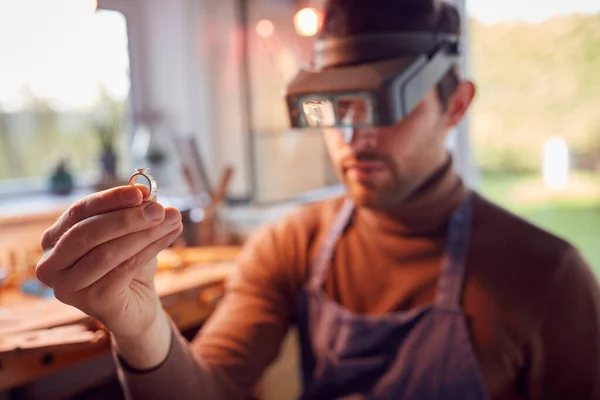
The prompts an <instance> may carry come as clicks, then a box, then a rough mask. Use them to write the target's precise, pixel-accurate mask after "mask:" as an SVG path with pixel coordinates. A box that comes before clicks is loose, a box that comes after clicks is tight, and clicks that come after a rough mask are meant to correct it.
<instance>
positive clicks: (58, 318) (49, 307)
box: [0, 250, 235, 391]
mask: <svg viewBox="0 0 600 400" xmlns="http://www.w3.org/2000/svg"><path fill="white" fill-rule="evenodd" d="M227 252H231V250H227ZM234 268H235V264H234V262H232V261H228V262H215V263H203V264H194V265H190V266H187V267H185V268H181V269H173V270H166V271H161V272H159V273H158V274H157V276H156V288H157V291H158V293H159V295H160V296H161V300H162V303H163V306H164V308H165V310H166V311H167V313H168V314H169V315H170V317H171V318H172V319H173V321H174V322H175V324H176V325H177V326H178V328H179V329H180V330H186V329H191V328H194V327H197V326H199V325H201V324H202V323H203V322H204V321H205V320H206V318H207V317H208V316H209V315H210V314H211V312H212V311H213V310H214V307H215V306H216V304H217V302H218V300H219V299H220V298H221V297H222V295H223V292H224V282H225V280H226V279H227V277H228V276H229V275H230V274H231V272H232V271H233V270H234ZM0 309H4V310H5V311H4V313H0V348H1V347H2V346H1V345H2V338H3V337H4V338H5V341H6V338H9V337H12V336H14V335H15V334H17V333H22V332H27V331H38V330H41V329H49V328H54V327H65V326H82V325H86V326H89V327H93V326H98V325H97V323H96V322H95V321H93V320H92V319H91V318H89V317H88V316H86V315H85V314H84V313H82V312H81V311H79V310H77V309H75V308H73V307H71V306H68V305H65V304H63V303H61V302H59V301H58V300H56V299H54V298H50V299H39V298H35V297H32V296H27V295H24V294H22V293H20V292H18V291H16V290H10V291H6V292H4V293H2V294H0ZM6 310H9V311H6ZM92 334H93V335H95V336H94V337H93V338H91V340H82V342H81V343H70V344H67V345H59V346H51V345H50V346H46V347H36V348H33V349H28V348H26V346H24V347H21V348H18V349H10V348H9V349H4V350H3V351H2V350H0V391H1V390H7V389H10V388H13V387H17V386H21V385H24V384H27V383H29V382H32V381H34V380H37V379H40V378H42V377H45V376H48V375H50V374H53V373H55V372H58V371H61V370H63V369H65V368H71V367H74V366H76V365H77V364H79V363H82V362H84V361H89V360H91V359H93V358H96V357H99V356H102V355H106V354H107V353H108V352H109V351H110V341H109V339H108V335H106V334H105V333H104V332H103V331H102V330H100V331H97V332H96V333H95V334H94V333H92ZM88 339H90V338H88Z"/></svg>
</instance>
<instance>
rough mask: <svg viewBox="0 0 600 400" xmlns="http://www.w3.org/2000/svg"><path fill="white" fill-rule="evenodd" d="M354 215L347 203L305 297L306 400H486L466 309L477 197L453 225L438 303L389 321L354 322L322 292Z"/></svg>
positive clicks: (301, 323) (358, 318) (363, 318)
mask: <svg viewBox="0 0 600 400" xmlns="http://www.w3.org/2000/svg"><path fill="white" fill-rule="evenodd" d="M353 211H354V204H353V203H352V201H351V200H347V201H346V202H345V203H344V205H343V206H342V208H341V210H340V212H339V214H338V216H337V217H336V220H335V222H334V223H333V226H332V228H331V230H330V232H329V233H328V235H327V237H326V238H325V240H324V242H323V244H322V245H321V247H320V249H319V251H318V253H317V256H316V257H315V260H314V262H313V264H312V265H311V268H310V272H309V277H308V280H307V283H306V284H305V287H304V290H303V291H302V294H301V296H300V303H299V310H298V314H297V321H296V322H297V324H298V331H299V336H300V344H301V351H302V382H303V394H302V395H301V397H300V399H305V400H308V399H311V400H313V399H346V400H350V399H352V400H358V399H394V400H408V399H424V400H429V399H431V400H433V399H440V400H442V399H443V400H454V399H457V400H459V399H460V400H481V399H487V398H488V396H487V393H486V390H485V388H484V384H483V378H482V374H481V371H480V369H479V367H478V364H477V358H476V356H475V353H474V351H473V347H472V345H471V340H470V338H469V329H468V327H467V320H466V317H465V315H464V313H463V310H462V308H461V306H460V298H461V294H462V288H463V280H464V275H465V259H466V255H467V247H468V241H469V233H470V216H471V196H467V199H466V200H465V201H464V202H463V203H462V204H461V205H460V206H459V207H458V208H457V210H456V211H454V213H453V214H452V216H451V218H450V223H449V228H448V229H449V232H448V240H447V243H446V249H445V253H444V257H443V260H444V261H443V265H442V269H441V271H440V276H439V279H438V283H437V291H436V297H435V301H434V303H433V304H431V305H427V306H423V307H420V308H417V309H412V310H409V311H401V312H394V313H390V314H386V315H383V316H369V315H358V314H355V313H353V312H351V311H349V310H347V309H344V308H343V307H342V306H341V305H340V304H338V303H336V302H335V301H333V300H331V299H329V297H328V296H327V295H326V294H325V292H324V291H323V285H324V283H325V279H326V277H327V272H328V269H329V266H330V262H331V259H332V255H333V254H334V251H335V247H336V243H337V241H338V239H339V238H340V236H341V235H342V233H343V231H344V230H345V228H346V226H347V225H348V224H349V223H350V220H351V218H352V215H353ZM365 268H369V266H368V265H365Z"/></svg>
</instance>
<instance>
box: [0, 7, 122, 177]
mask: <svg viewBox="0 0 600 400" xmlns="http://www.w3.org/2000/svg"><path fill="white" fill-rule="evenodd" d="M93 6H94V2H93V1H82V0H23V1H2V2H0V26H2V35H0V65H1V66H2V67H1V69H2V73H1V74H0V185H2V183H3V182H4V183H6V182H7V180H15V179H18V180H23V179H29V180H40V181H42V182H45V181H46V180H47V179H48V178H49V177H50V176H51V175H52V174H53V173H55V172H56V171H57V170H59V166H60V165H63V163H64V165H66V166H67V168H68V170H69V171H70V172H71V173H72V174H73V175H75V183H82V182H81V181H80V182H77V181H78V180H79V178H82V180H83V178H84V177H87V178H90V180H96V179H98V178H99V177H100V174H101V171H102V168H101V161H100V160H101V158H103V160H104V161H105V163H106V165H111V166H112V165H113V161H114V160H112V159H109V158H108V157H107V154H108V153H107V152H106V150H109V149H110V150H114V152H115V153H116V155H117V159H118V160H120V161H123V160H124V158H125V156H126V153H125V149H126V146H127V143H126V136H125V135H124V132H125V130H126V129H127V126H126V125H125V122H126V117H125V116H126V114H127V108H128V96H129V86H130V81H129V55H128V44H127V29H126V21H125V18H124V17H123V15H121V14H119V13H117V12H113V11H103V10H99V11H97V12H94V8H93ZM32 10H35V12H32ZM123 164H124V163H123V162H120V163H118V164H117V165H118V167H121V168H123V167H124V165H123Z"/></svg>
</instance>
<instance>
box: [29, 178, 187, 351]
mask: <svg viewBox="0 0 600 400" xmlns="http://www.w3.org/2000/svg"><path fill="white" fill-rule="evenodd" d="M146 191H147V189H146V188H145V187H143V186H136V187H133V186H125V187H119V188H115V189H111V190H108V191H105V192H101V193H96V194H93V195H91V196H89V197H86V198H84V199H82V200H80V201H78V202H77V203H75V204H74V205H73V206H72V207H70V208H69V209H68V210H67V211H66V212H65V213H64V214H63V215H62V217H61V218H60V219H59V220H58V221H57V222H56V223H55V224H54V225H53V226H52V227H50V228H49V229H48V230H46V232H44V235H43V237H42V248H43V251H44V256H43V257H42V260H40V262H39V263H38V265H37V268H36V273H37V277H38V279H39V280H40V281H42V282H43V283H45V284H46V285H48V286H50V287H51V288H53V289H54V294H55V296H56V298H57V299H58V300H60V301H62V302H63V303H66V304H70V305H72V306H74V307H76V308H78V309H80V310H82V311H83V312H85V313H86V314H88V315H90V316H92V317H94V318H97V319H98V320H100V321H101V322H102V323H103V324H104V325H105V326H106V328H107V329H108V330H110V331H111V332H112V333H113V334H114V335H115V337H118V338H123V339H124V340H127V338H131V340H134V339H135V338H136V337H143V336H144V334H145V333H146V332H147V331H148V330H150V329H152V328H153V327H154V326H156V325H157V319H160V317H161V316H160V312H161V311H160V301H159V298H158V295H157V293H156V291H155V288H154V274H155V272H156V261H155V257H156V255H157V254H158V252H160V251H161V250H162V249H164V248H166V247H168V246H169V245H170V244H171V243H173V242H174V241H175V240H176V239H177V238H178V237H179V235H180V234H181V231H182V229H183V227H182V223H181V215H180V213H179V211H177V210H176V209H171V208H169V209H164V208H163V207H162V206H161V205H160V204H158V203H155V202H143V196H144V195H145V192H146ZM143 192H144V193H143Z"/></svg>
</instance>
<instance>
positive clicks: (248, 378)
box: [113, 228, 296, 400]
mask: <svg viewBox="0 0 600 400" xmlns="http://www.w3.org/2000/svg"><path fill="white" fill-rule="evenodd" d="M283 240H284V236H283V235H278V234H277V232H276V231H275V229H273V228H263V229H262V230H261V231H260V232H259V233H258V234H256V235H254V237H253V238H251V239H249V241H248V242H247V244H246V245H245V246H244V250H243V251H242V253H241V254H240V257H239V264H238V268H237V270H236V273H235V274H234V276H232V277H230V278H229V279H228V282H227V290H226V295H225V297H224V298H223V299H222V300H221V301H220V303H219V305H218V307H217V309H216V311H215V312H214V313H213V315H212V316H211V317H210V318H209V320H208V321H207V322H206V324H205V325H204V326H203V327H202V329H201V330H200V332H199V333H198V335H197V336H196V337H195V338H194V340H193V341H192V343H188V342H187V341H186V340H185V339H184V338H183V337H182V336H181V335H180V334H179V332H178V330H177V328H176V327H175V326H174V325H172V326H173V329H172V343H171V347H170V351H169V354H168V356H167V358H166V360H164V361H163V363H161V364H160V365H159V366H158V367H156V368H154V369H153V370H150V371H134V370H132V369H131V368H129V367H128V366H127V365H126V364H125V363H124V362H123V360H122V359H121V358H120V357H119V355H118V354H116V352H115V351H113V354H114V359H115V361H116V364H117V369H118V375H119V379H120V381H121V385H122V387H123V388H124V391H125V393H126V395H127V397H128V398H129V399H132V400H135V399H155V400H160V399H190V400H191V399H199V398H202V399H206V400H209V399H227V400H235V399H247V398H249V397H251V396H252V394H253V391H254V388H255V386H256V384H257V382H258V380H259V379H260V377H261V375H262V373H263V371H264V370H265V369H266V367H267V366H268V365H269V364H270V363H271V362H273V361H274V360H275V358H276V357H277V355H278V353H279V348H280V345H281V342H282V340H283V337H284V336H285V333H286V332H287V329H288V325H289V321H290V320H291V317H292V313H293V311H294V303H295V302H294V301H293V299H294V298H295V297H296V295H295V293H293V291H294V290H293V289H292V288H291V286H290V285H289V280H287V275H286V274H287V272H286V271H284V269H283V267H284V266H285V263H284V262H283V260H282V259H281V255H282V254H283V253H285V245H286V244H285V243H283V242H282V241H283ZM285 240H286V241H287V242H288V243H290V239H289V238H286V239H285Z"/></svg>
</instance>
